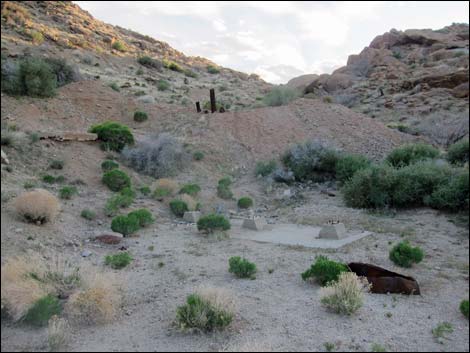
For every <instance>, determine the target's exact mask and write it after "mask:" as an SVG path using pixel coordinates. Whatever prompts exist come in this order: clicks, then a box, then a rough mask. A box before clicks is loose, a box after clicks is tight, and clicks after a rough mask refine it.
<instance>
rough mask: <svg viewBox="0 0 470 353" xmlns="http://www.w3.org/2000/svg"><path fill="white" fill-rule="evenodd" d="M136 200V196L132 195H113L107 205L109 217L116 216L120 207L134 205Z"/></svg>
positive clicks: (106, 210) (106, 209) (106, 212)
mask: <svg viewBox="0 0 470 353" xmlns="http://www.w3.org/2000/svg"><path fill="white" fill-rule="evenodd" d="M133 202H134V197H133V196H131V195H124V194H121V193H119V194H117V195H114V196H112V197H111V198H110V199H109V200H108V201H107V202H106V205H105V207H104V208H105V214H106V215H107V216H108V217H112V216H115V215H116V214H117V213H118V211H119V209H121V208H126V207H129V206H130V205H132V203H133Z"/></svg>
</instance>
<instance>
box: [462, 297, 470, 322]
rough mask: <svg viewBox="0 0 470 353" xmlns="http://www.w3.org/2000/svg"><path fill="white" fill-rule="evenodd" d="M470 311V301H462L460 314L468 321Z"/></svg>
mask: <svg viewBox="0 0 470 353" xmlns="http://www.w3.org/2000/svg"><path fill="white" fill-rule="evenodd" d="M468 310H469V304H468V299H466V300H462V302H461V303H460V312H461V313H462V315H463V316H465V317H466V318H467V320H468Z"/></svg>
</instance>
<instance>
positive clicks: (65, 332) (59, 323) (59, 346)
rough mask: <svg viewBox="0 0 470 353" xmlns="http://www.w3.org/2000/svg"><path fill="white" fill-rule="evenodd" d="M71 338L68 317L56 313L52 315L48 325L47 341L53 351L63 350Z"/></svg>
mask: <svg viewBox="0 0 470 353" xmlns="http://www.w3.org/2000/svg"><path fill="white" fill-rule="evenodd" d="M69 339H70V326H69V323H68V321H67V320H66V319H63V318H60V317H58V316H56V315H54V316H53V317H51V319H50V320H49V325H48V327H47V342H48V343H49V349H50V351H51V352H61V351H64V349H65V348H66V347H67V343H68V341H69Z"/></svg>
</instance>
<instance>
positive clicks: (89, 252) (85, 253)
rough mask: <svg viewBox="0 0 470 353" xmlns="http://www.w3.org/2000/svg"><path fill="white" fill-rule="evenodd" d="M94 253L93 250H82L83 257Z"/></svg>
mask: <svg viewBox="0 0 470 353" xmlns="http://www.w3.org/2000/svg"><path fill="white" fill-rule="evenodd" d="M91 255H92V252H91V251H90V250H83V251H82V257H89V256H91Z"/></svg>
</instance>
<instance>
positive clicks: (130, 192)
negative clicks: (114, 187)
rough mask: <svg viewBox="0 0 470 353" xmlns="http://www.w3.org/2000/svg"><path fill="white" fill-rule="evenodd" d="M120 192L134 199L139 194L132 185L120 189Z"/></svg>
mask: <svg viewBox="0 0 470 353" xmlns="http://www.w3.org/2000/svg"><path fill="white" fill-rule="evenodd" d="M119 194H120V195H122V196H125V197H130V198H132V199H135V197H136V196H137V193H136V192H135V191H134V190H133V189H132V188H131V187H126V188H124V189H122V190H121V191H119Z"/></svg>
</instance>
